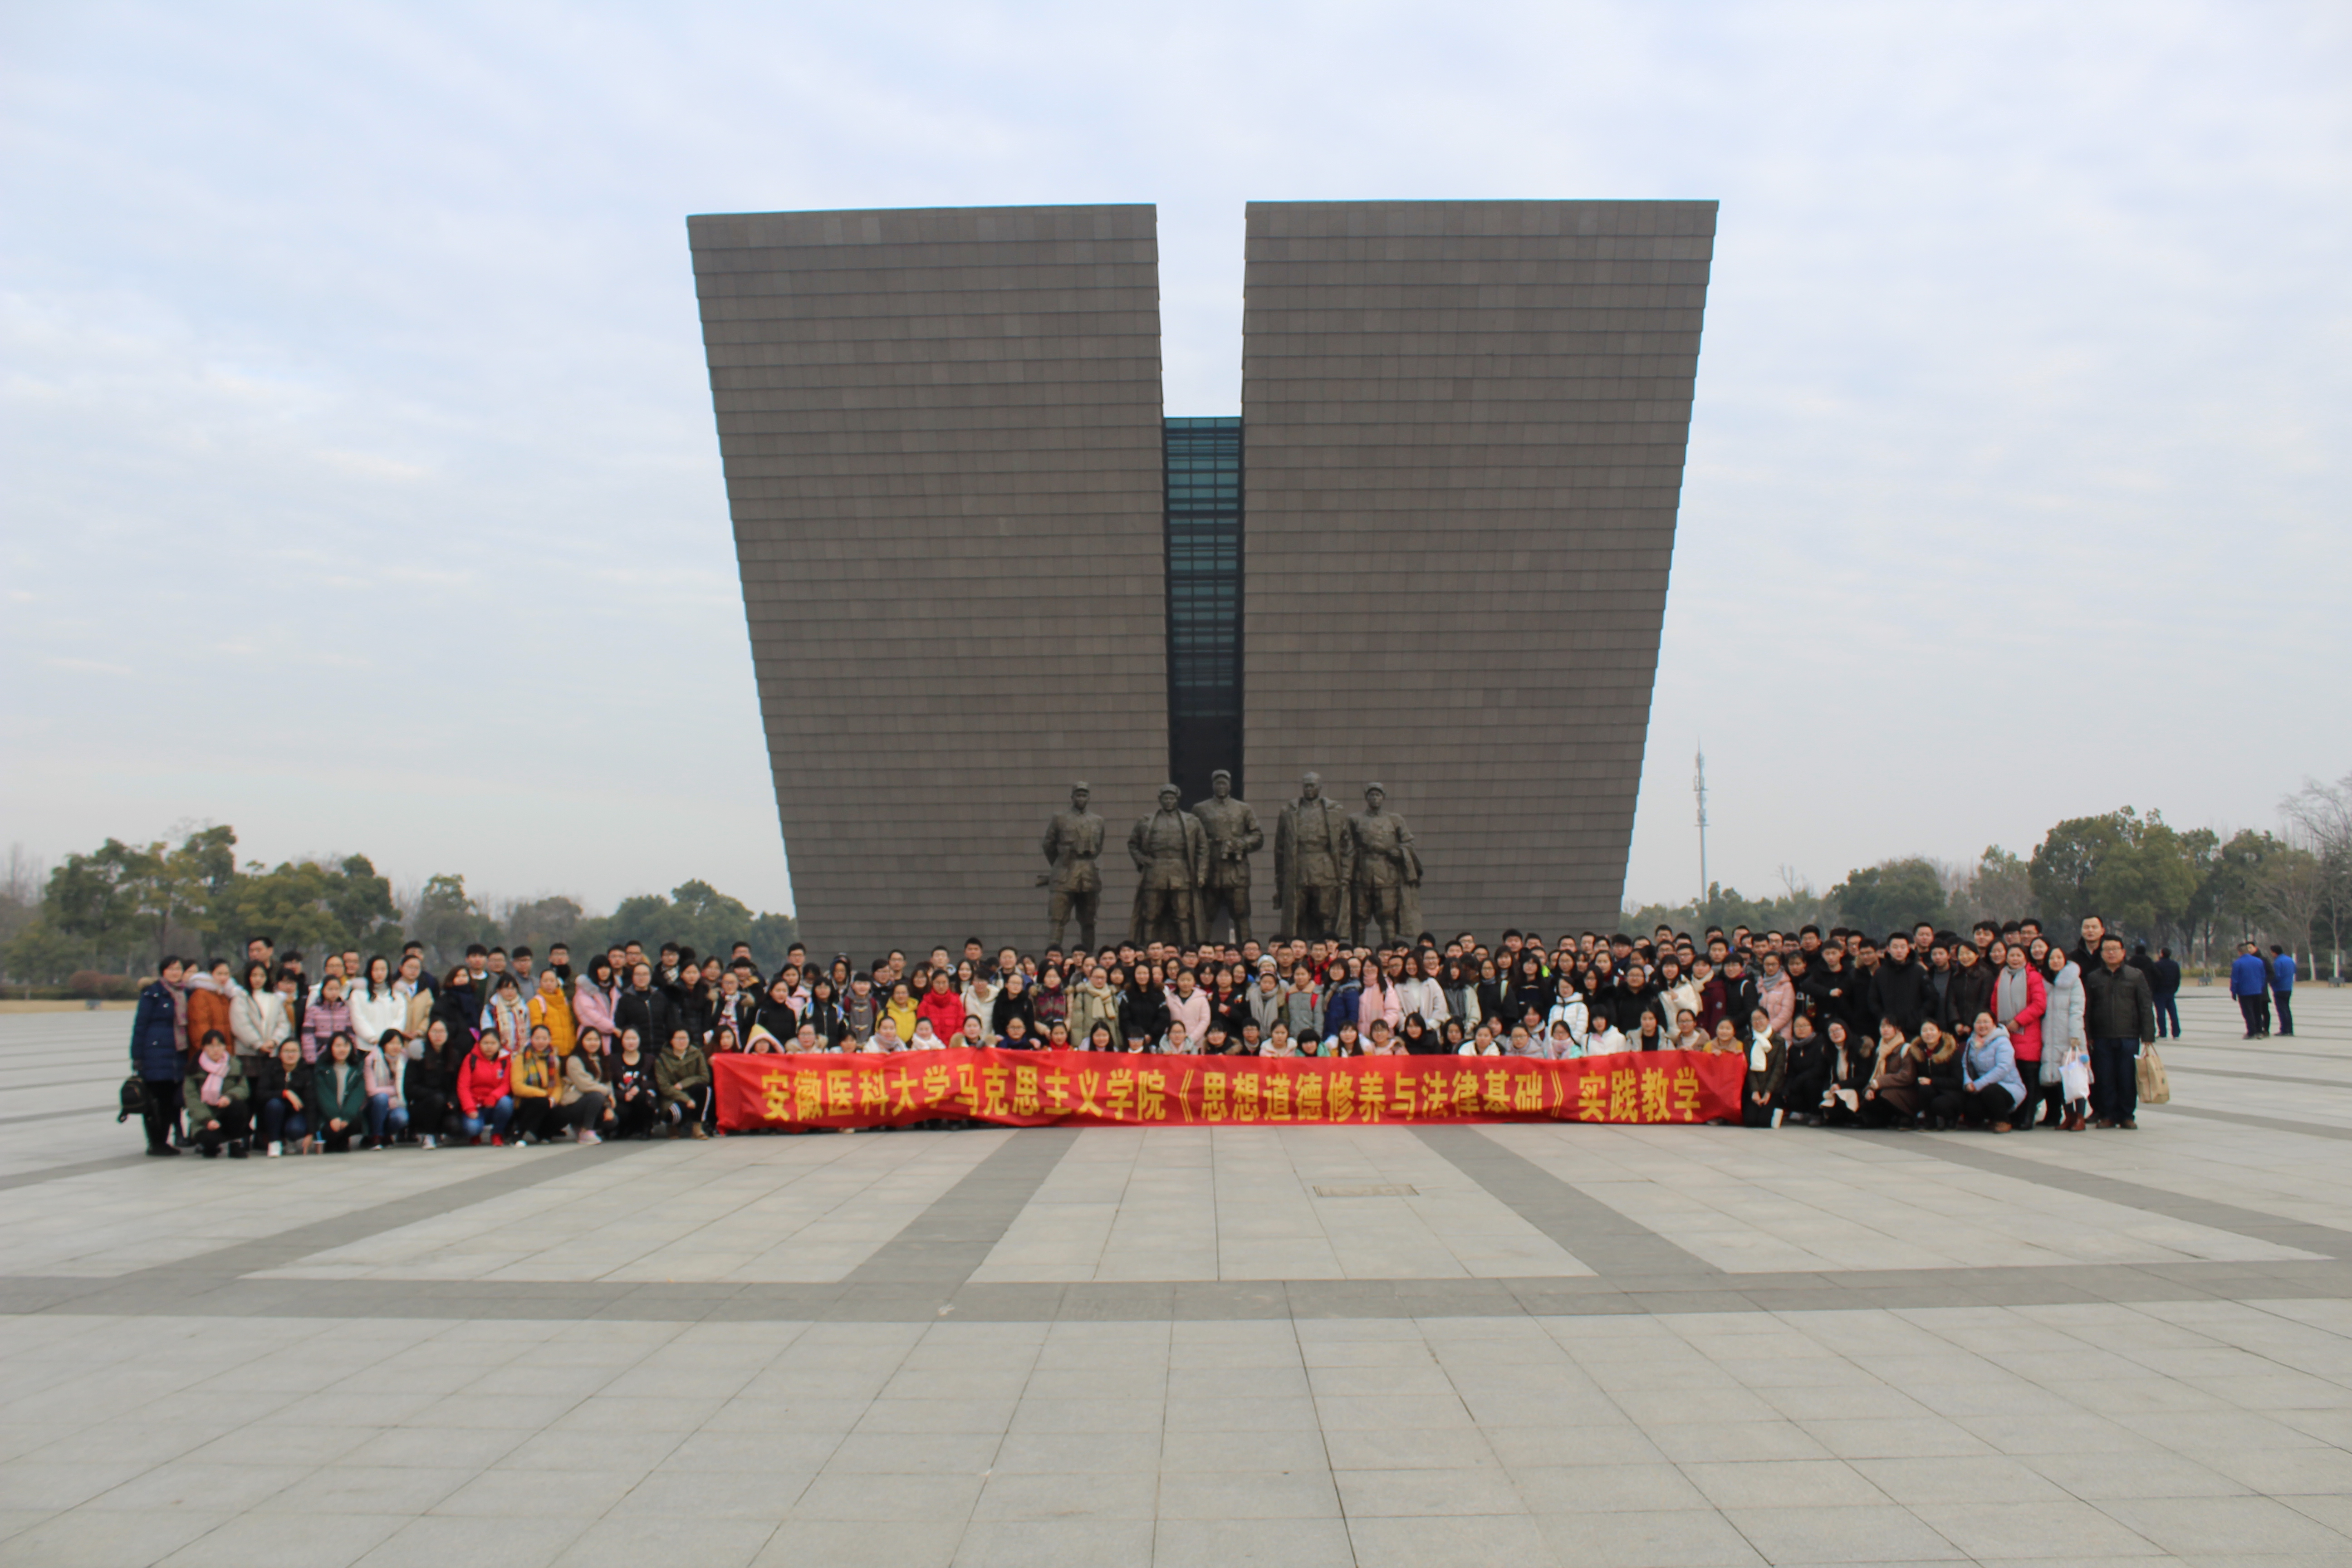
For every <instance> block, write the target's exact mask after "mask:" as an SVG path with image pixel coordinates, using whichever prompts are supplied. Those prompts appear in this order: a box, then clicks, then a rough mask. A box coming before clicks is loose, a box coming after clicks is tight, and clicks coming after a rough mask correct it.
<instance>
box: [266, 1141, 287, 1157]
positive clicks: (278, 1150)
mask: <svg viewBox="0 0 2352 1568" xmlns="http://www.w3.org/2000/svg"><path fill="white" fill-rule="evenodd" d="M284 1152H286V1146H285V1145H284V1144H283V1143H272V1144H271V1145H270V1146H269V1147H268V1148H267V1149H264V1150H263V1151H262V1152H261V1157H262V1158H263V1159H265V1160H275V1159H276V1158H278V1155H280V1154H283V1153H284Z"/></svg>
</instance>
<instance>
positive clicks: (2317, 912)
mask: <svg viewBox="0 0 2352 1568" xmlns="http://www.w3.org/2000/svg"><path fill="white" fill-rule="evenodd" d="M2279 811H2280V812H2281V814H2282V815H2284V816H2285V817H2286V819H2287V822H2288V824H2289V827H2288V837H2291V838H2295V839H2300V840H2301V841H2302V847H2305V848H2306V849H2308V850H2310V851H2311V853H2312V855H2313V857H2314V858H2315V859H2316V860H2317V862H2318V877H2317V883H2318V886H2317V888H2316V889H2315V897H2314V899H2313V905H2312V917H2313V919H2314V920H2315V921H2326V922H2327V939H2328V946H2329V947H2330V948H2331V949H2333V950H2334V951H2333V954H2332V958H2333V963H2332V965H2331V973H2332V977H2333V979H2334V981H2335V983H2336V984H2338V985H2341V984H2343V983H2344V932H2345V930H2346V928H2347V926H2352V773H2346V774H2345V775H2344V776H2343V777H2342V778H2340V779H2337V780H2336V782H2335V783H2334V784H2321V783H2320V782H2319V781H2318V780H2316V779H2305V780H2304V781H2303V788H2302V789H2300V790H2298V791H2296V792H2295V793H2294V794H2293V795H2289V796H2287V797H2286V798H2285V799H2284V800H2283V801H2281V802H2279ZM2314 956H2315V957H2316V956H2317V955H2316V954H2315V955H2314Z"/></svg>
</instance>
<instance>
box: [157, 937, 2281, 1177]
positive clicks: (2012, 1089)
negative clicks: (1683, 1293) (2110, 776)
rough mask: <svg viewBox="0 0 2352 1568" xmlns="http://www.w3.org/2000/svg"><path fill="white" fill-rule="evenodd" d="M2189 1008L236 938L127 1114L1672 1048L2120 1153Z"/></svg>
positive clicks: (387, 1132)
mask: <svg viewBox="0 0 2352 1568" xmlns="http://www.w3.org/2000/svg"><path fill="white" fill-rule="evenodd" d="M2179 985H2180V966H2179V963H2176V962H2174V961H2173V959H2172V957H2171V955H2170V953H2169V952H2158V953H2156V954H2155V955H2153V956H2151V955H2149V954H2148V953H2147V951H2146V949H2145V948H2144V947H2142V948H2138V949H2137V950H2134V951H2130V952H2127V951H2126V942H2125V941H2124V939H2123V938H2122V937H2121V936H2119V935H2117V934H2116V933H2115V932H2113V931H2108V930H2107V929H2106V928H2105V925H2104V923H2103V922H2102V921H2100V920H2098V919H2097V918H2096V917H2093V918H2090V919H2086V920H2084V921H2083V922H2082V925H2081V929H2080V931H2078V932H2077V933H2076V938H2075V940H2074V942H2072V944H2071V945H2070V944H2069V943H2068V942H2067V939H2066V936H2065V933H2063V932H2048V933H2045V932H2044V931H2042V929H2041V927H2040V925H2039V922H2037V921H2032V920H2022V921H2006V922H2000V923H1996V922H1993V921H1979V922H1978V923H1977V924H1976V926H1975V927H1974V928H1973V929H1972V930H1971V931H1969V933H1968V934H1967V935H1965V936H1963V935H1961V934H1959V933H1957V932H1952V931H1937V929H1935V928H1934V927H1933V926H1932V925H1927V924H1922V925H1919V926H1917V927H1916V928H1915V929H1913V930H1911V931H1895V932H1893V933H1890V934H1888V935H1886V936H1885V938H1884V939H1881V938H1880V937H1879V936H1877V935H1875V934H1874V933H1866V932H1863V931H1848V930H1845V929H1843V928H1837V929H1832V930H1831V931H1821V930H1820V929H1819V928H1817V927H1814V926H1811V925H1808V926H1805V927H1803V928H1802V929H1801V930H1799V931H1795V932H1793V933H1790V932H1782V931H1761V932H1753V931H1749V930H1748V929H1747V928H1746V927H1744V926H1743V927H1735V928H1734V929H1732V930H1730V931H1723V930H1720V929H1717V928H1712V927H1710V928H1709V929H1707V930H1706V931H1704V932H1702V933H1700V934H1699V935H1698V936H1696V938H1694V937H1693V936H1691V935H1690V934H1688V933H1686V932H1677V931H1674V930H1672V929H1671V928H1669V927H1666V926H1660V927H1658V928H1657V929H1656V930H1655V931H1653V932H1652V933H1650V934H1649V935H1648V936H1647V937H1640V936H1633V935H1628V934H1624V933H1618V934H1615V935H1602V934H1599V933H1595V932H1591V931H1586V932H1582V933H1580V934H1579V935H1576V936H1573V937H1563V938H1560V939H1559V941H1558V942H1557V944H1556V945H1550V946H1547V944H1546V942H1545V939H1544V938H1543V937H1542V936H1541V935H1539V934H1538V933H1536V932H1532V931H1506V932H1504V933H1503V934H1502V937H1501V939H1500V940H1499V941H1498V942H1496V943H1494V944H1493V945H1491V946H1490V945H1488V944H1487V943H1486V942H1483V941H1481V940H1479V939H1478V938H1477V937H1476V936H1475V935H1474V934H1471V933H1468V932H1465V933H1463V934H1462V935H1460V936H1457V937H1455V938H1454V939H1452V940H1451V941H1441V940H1439V939H1436V938H1433V937H1431V936H1428V935H1426V934H1424V935H1423V937H1422V938H1421V939H1420V940H1419V941H1417V942H1391V943H1388V944H1385V945H1382V946H1380V947H1366V946H1360V945H1351V944H1349V943H1346V942H1340V941H1337V940H1327V941H1307V940H1287V941H1278V942H1276V943H1275V944H1274V946H1273V947H1272V948H1271V949H1262V948H1261V946H1260V944H1258V943H1257V942H1243V943H1241V944H1239V945H1237V946H1235V945H1224V946H1219V945H1217V944H1214V943H1207V944H1203V945H1202V946H1200V947H1199V948H1197V949H1182V950H1179V949H1175V948H1171V947H1167V946H1164V945H1162V944H1160V943H1157V942H1155V943H1150V944H1148V945H1145V946H1140V947H1139V946H1133V945H1122V946H1118V947H1115V948H1108V947H1107V948H1105V949H1103V950H1102V951H1101V952H1097V953H1087V952H1067V953H1066V952H1061V951H1060V950H1058V949H1050V948H1049V949H1048V950H1046V951H1045V952H1043V953H1036V954H1024V953H1022V952H1018V951H1016V950H1015V949H1013V948H1011V947H1004V948H1000V949H998V950H997V951H996V952H993V953H990V952H988V951H987V950H986V948H985V947H984V946H983V945H982V942H980V940H979V939H978V938H973V939H971V940H969V941H967V942H965V943H964V945H963V952H962V956H961V958H957V957H955V956H953V955H951V954H950V952H949V951H948V950H947V949H946V948H934V949H933V950H932V951H931V952H930V954H929V957H928V958H926V959H922V960H919V961H916V962H913V963H909V961H908V954H907V953H905V952H895V951H894V952H890V953H889V954H887V956H885V957H883V958H879V959H877V960H875V961H874V962H872V963H870V964H868V965H867V966H866V968H864V969H857V968H855V967H854V966H853V965H852V963H851V962H850V959H849V956H848V955H847V954H845V953H836V954H835V955H834V957H833V958H832V960H831V961H830V962H829V963H814V962H812V961H811V959H810V956H809V954H808V953H807V952H806V951H805V950H804V949H803V948H802V947H800V946H798V945H795V946H794V947H793V949H792V950H791V952H789V953H787V954H786V955H785V956H784V958H783V961H782V963H780V964H779V965H778V966H777V968H776V972H775V973H773V974H764V973H761V968H760V966H759V965H758V964H757V963H755V962H754V961H753V959H752V955H751V948H750V946H749V945H748V944H746V943H740V942H739V943H737V944H735V946H734V948H733V950H732V951H731V952H729V953H728V954H727V955H726V956H724V957H720V956H718V955H716V954H711V955H704V954H698V953H697V952H693V951H692V950H691V949H688V948H681V947H679V946H677V944H675V943H670V942H665V943H662V944H661V945H659V946H658V947H656V948H653V949H647V948H646V946H644V945H643V944H642V943H640V942H618V943H615V944H614V945H613V946H612V947H610V948H609V949H606V950H605V951H603V952H589V953H583V954H579V955H574V954H573V953H572V952H571V951H570V949H569V948H568V947H566V946H564V945H562V944H560V943H559V944H556V945H553V946H551V947H550V949H549V950H548V952H547V954H546V957H545V961H544V963H541V961H540V958H539V955H537V954H534V953H533V952H531V951H530V949H529V948H527V947H517V948H515V949H513V950H512V951H511V952H509V951H507V950H505V949H501V948H496V947H489V946H485V945H475V946H473V947H470V948H468V949H467V952H466V955H465V961H464V962H463V963H458V964H455V965H452V966H451V967H449V968H448V970H447V971H446V973H439V974H436V973H432V972H431V971H429V970H428V969H427V968H426V966H425V952H424V949H423V948H422V946H421V945H420V944H418V943H415V942H411V943H409V944H408V946H407V947H406V948H405V949H404V951H403V952H401V954H400V955H399V956H398V957H397V958H394V957H391V956H389V955H386V954H377V955H373V956H370V957H367V958H365V959H362V957H361V956H360V955H359V954H358V953H356V952H341V953H330V954H327V955H325V956H324V958H323V959H322V961H321V962H320V970H319V973H317V974H316V975H315V976H314V975H312V974H311V973H310V971H309V966H308V963H307V961H306V960H305V959H304V957H303V955H301V954H300V953H297V952H284V953H280V952H277V951H276V949H275V947H274V944H273V943H272V942H271V940H270V939H269V938H268V936H256V937H253V938H252V939H251V940H249V941H248V942H247V944H246V948H245V953H244V957H243V958H242V960H241V961H234V962H233V961H231V960H229V959H226V958H215V959H211V960H209V961H207V962H205V963H202V964H201V965H198V964H193V963H184V962H183V961H182V960H180V959H178V958H170V957H167V958H166V959H164V960H163V963H162V964H161V965H160V973H159V975H158V977H157V978H156V979H155V980H153V981H152V982H151V983H149V984H147V985H146V986H145V987H144V988H143V989H142V993H141V994H140V998H139V1004H138V1011H137V1013H136V1015H135V1016H134V1019H133V1022H132V1026H131V1063H132V1067H133V1075H134V1081H133V1082H132V1083H127V1084H126V1085H125V1104H124V1111H125V1114H126V1115H130V1114H132V1113H137V1114H140V1115H141V1116H142V1117H143V1119H144V1123H145V1129H146V1133H147V1141H148V1152H149V1153H151V1154H155V1155H173V1154H177V1153H178V1152H181V1150H183V1149H185V1148H190V1147H194V1148H195V1149H197V1150H199V1151H200V1152H202V1153H203V1154H204V1155H205V1157H207V1158H212V1157H216V1156H218V1155H220V1154H221V1153H223V1152H226V1153H227V1154H228V1155H229V1156H230V1157H232V1158H236V1159H243V1158H246V1157H247V1155H248V1153H249V1152H253V1151H255V1150H258V1151H260V1152H262V1153H263V1154H264V1155H265V1156H268V1157H276V1156H278V1155H279V1154H281V1153H285V1152H298V1153H307V1152H343V1151H347V1150H351V1149H353V1148H358V1149H363V1150H364V1149H383V1148H387V1147H392V1146H394V1145H410V1146H415V1147H419V1148H425V1149H432V1148H436V1147H438V1146H442V1145H445V1144H448V1143H453V1142H464V1143H467V1144H476V1143H488V1144H491V1145H506V1146H512V1145H519V1144H524V1143H529V1142H534V1141H542V1142H543V1141H546V1140H550V1139H555V1138H562V1137H570V1138H572V1139H574V1140H576V1141H579V1142H597V1141H599V1140H600V1139H603V1138H607V1137H625V1138H649V1137H653V1136H655V1135H656V1134H659V1135H662V1136H666V1137H684V1138H706V1137H709V1136H711V1135H712V1134H713V1133H714V1132H716V1131H718V1128H717V1125H716V1114H715V1112H716V1098H715V1095H714V1092H713V1079H712V1073H711V1067H710V1062H711V1058H713V1057H714V1056H719V1055H723V1054H727V1053H730V1052H749V1053H755V1054H756V1053H764V1052H780V1051H781V1052H803V1053H823V1052H845V1051H855V1052H889V1051H920V1050H929V1049H936V1048H940V1047H950V1046H964V1047H974V1046H978V1047H998V1048H1003V1049H1010V1050H1029V1049H1048V1050H1082V1051H1126V1052H1144V1051H1150V1052H1161V1053H1172V1054H1183V1055H1224V1056H1261V1057H1300V1056H1322V1057H1339V1056H1397V1055H1414V1056H1423V1055H1462V1056H1515V1057H1527V1058H1544V1059H1550V1060H1559V1059H1569V1058H1589V1057H1599V1056H1608V1055H1612V1054H1615V1053H1619V1052H1638V1051H1659V1050H1684V1051H1699V1052H1707V1053H1725V1052H1729V1053H1737V1054H1738V1055H1739V1056H1741V1057H1742V1058H1745V1061H1746V1078H1745V1091H1744V1093H1743V1095H1742V1099H1741V1107H1740V1110H1741V1115H1740V1121H1742V1122H1743V1123H1745V1124H1746V1125H1748V1126H1751V1127H1759V1128H1762V1127H1780V1126H1782V1125H1787V1124H1801V1125H1811V1126H1821V1125H1832V1126H1839V1125H1853V1126H1863V1127H1875V1128H1897V1129H1901V1128H1932V1129H1938V1130H1941V1129H1950V1128H1958V1127H1976V1128H1983V1129H1987V1130H1990V1131H1994V1132H2008V1131H2023V1130H2026V1129H2028V1128H2031V1127H2033V1126H2036V1125H2037V1124H2038V1125H2041V1126H2044V1127H2055V1128H2063V1129H2066V1130H2070V1131H2081V1130H2083V1129H2084V1128H2086V1127H2100V1128H2130V1127H2133V1126H2135V1125H2137V1123H2136V1122H2135V1120H2134V1116H2135V1112H2136V1110H2137V1077H2136V1072H2137V1058H2139V1057H2140V1055H2141V1053H2142V1052H2143V1050H2144V1049H2145V1047H2147V1045H2148V1044H2149V1043H2151V1042H2153V1041H2155V1040H2156V1039H2158V1037H2160V1036H2161V1035H2163V1034H2165V1033H2170V1034H2174V1035H2177V1034H2178V1033H2179V1011H2178V1008H2177V1007H2176V1005H2175V1004H2174V997H2175V994H2176V993H2177V992H2178V991H2179ZM2249 1028H2250V1029H2251V1028H2252V1015H2251V1014H2250V1015H2249Z"/></svg>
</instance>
